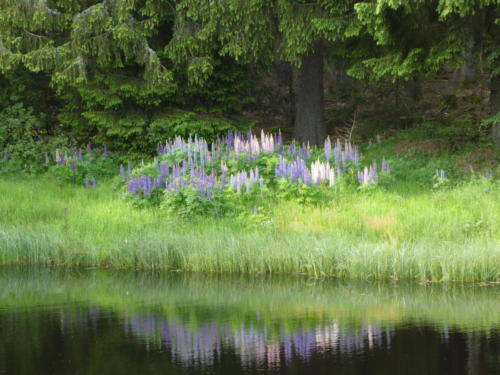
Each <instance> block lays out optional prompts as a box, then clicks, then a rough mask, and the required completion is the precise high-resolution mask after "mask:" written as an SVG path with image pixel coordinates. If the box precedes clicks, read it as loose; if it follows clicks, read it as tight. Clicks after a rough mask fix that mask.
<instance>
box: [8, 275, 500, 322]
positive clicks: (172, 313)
mask: <svg viewBox="0 0 500 375" xmlns="http://www.w3.org/2000/svg"><path fill="white" fill-rule="evenodd" d="M0 284H1V285H2V291H1V292H0V306H1V307H2V308H33V307H36V306H57V305H60V304H66V303H69V302H82V303H88V304H91V305H99V306H101V307H106V308H110V309H113V310H114V311H115V312H117V313H118V314H121V313H122V314H124V313H134V312H136V313H141V312H146V311H150V310H151V309H153V310H154V311H157V312H158V313H160V314H162V315H164V316H165V317H166V318H167V319H169V320H181V321H185V322H189V323H190V325H192V326H194V327H196V326H198V325H200V324H202V323H203V322H207V321H216V322H219V323H224V322H230V323H231V325H232V326H234V327H240V326H241V325H242V324H243V325H249V324H252V325H253V326H261V327H262V326H265V327H266V328H268V329H269V330H271V331H273V329H276V330H277V329H278V327H284V328H286V329H290V330H292V329H296V328H307V327H308V328H311V327H315V326H317V325H318V324H321V323H324V322H331V321H332V320H335V321H338V322H340V323H341V324H343V325H344V326H345V325H352V326H353V327H357V326H359V325H360V324H362V323H364V324H367V323H375V324H380V325H385V324H388V325H393V324H398V323H408V322H415V321H418V322H424V323H428V324H434V325H437V326H444V325H447V326H450V327H455V328H457V329H464V330H466V329H478V330H488V329H490V328H493V327H495V326H496V327H498V326H499V325H500V289H499V287H497V286H478V285H465V286H463V285H456V284H453V285H449V284H432V285H429V284H426V285H421V284H415V283H409V282H392V283H389V282H376V283H373V282H371V283H368V282H363V281H349V282H347V281H340V280H322V281H321V280H317V279H315V280H311V279H307V278H304V277H284V276H273V277H269V276H260V277H257V276H255V277H243V276H221V275H212V276H210V275H199V274H181V273H150V274H144V273H133V272H125V271H122V272H109V271H96V270H87V271H79V272H77V271H71V272H70V271H60V270H54V269H42V270H34V269H21V271H16V270H14V269H12V268H0ZM257 315H258V316H259V317H260V318H259V319H257Z"/></svg>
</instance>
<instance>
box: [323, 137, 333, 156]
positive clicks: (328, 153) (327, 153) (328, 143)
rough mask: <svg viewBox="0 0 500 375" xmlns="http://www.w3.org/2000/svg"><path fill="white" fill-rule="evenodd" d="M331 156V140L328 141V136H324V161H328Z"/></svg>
mask: <svg viewBox="0 0 500 375" xmlns="http://www.w3.org/2000/svg"><path fill="white" fill-rule="evenodd" d="M331 156H332V142H331V141H330V137H326V139H325V161H329V160H330V157H331Z"/></svg>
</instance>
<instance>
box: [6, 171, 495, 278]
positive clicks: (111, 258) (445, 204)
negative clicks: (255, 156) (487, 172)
mask: <svg viewBox="0 0 500 375" xmlns="http://www.w3.org/2000/svg"><path fill="white" fill-rule="evenodd" d="M0 212H1V216H0V264H45V265H58V266H67V267H73V266H74V267H81V266H83V267H104V268H131V269H176V270H186V271H201V272H241V273H303V274H310V275H313V276H336V277H350V278H363V279H390V278H393V279H394V278H396V279H416V280H432V281H449V280H454V281H484V282H498V281H499V280H500V267H499V264H500V224H499V223H500V217H499V216H500V214H499V213H500V193H499V189H498V187H497V186H496V185H495V184H494V183H490V182H487V181H485V180H484V179H480V180H477V181H472V182H468V183H463V184H461V185H459V186H456V187H453V188H450V189H442V190H438V191H430V190H429V191H425V190H419V189H411V186H408V187H407V188H399V189H397V190H392V191H384V190H377V191H367V192H362V191H346V192H345V193H343V195H339V196H338V197H337V199H335V200H333V201H332V202H330V203H328V204H326V205H322V206H321V207H320V208H319V207H315V206H303V205H299V204H297V203H293V202H283V203H279V202H277V203H274V204H272V205H270V209H269V212H268V213H266V214H265V215H263V214H258V215H254V216H245V217H241V218H239V217H236V218H220V219H218V218H217V219H216V218H199V219H193V220H187V219H184V220H181V219H179V218H176V217H174V216H169V215H168V214H166V213H165V212H164V211H162V210H160V209H155V208H148V209H137V208H134V207H132V206H131V205H130V204H129V203H127V202H126V201H125V200H122V199H119V198H118V197H117V194H116V192H115V191H114V190H113V188H112V184H111V183H104V184H101V185H100V186H99V187H98V188H97V189H96V190H92V189H90V190H89V189H84V188H82V187H76V186H72V185H69V184H62V185H57V184H54V183H53V181H50V180H48V179H44V178H34V177H31V178H30V177H25V178H18V179H14V178H13V177H2V179H1V180H0Z"/></svg>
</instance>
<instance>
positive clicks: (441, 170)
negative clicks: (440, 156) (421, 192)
mask: <svg viewBox="0 0 500 375" xmlns="http://www.w3.org/2000/svg"><path fill="white" fill-rule="evenodd" d="M437 177H438V178H440V179H445V178H446V174H445V172H444V169H440V170H438V171H437Z"/></svg>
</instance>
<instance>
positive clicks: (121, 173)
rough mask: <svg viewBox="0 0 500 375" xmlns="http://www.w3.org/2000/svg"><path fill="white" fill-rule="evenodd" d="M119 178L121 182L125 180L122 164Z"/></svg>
mask: <svg viewBox="0 0 500 375" xmlns="http://www.w3.org/2000/svg"><path fill="white" fill-rule="evenodd" d="M120 177H121V179H122V180H125V178H126V177H125V168H124V167H123V165H122V164H120Z"/></svg>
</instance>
